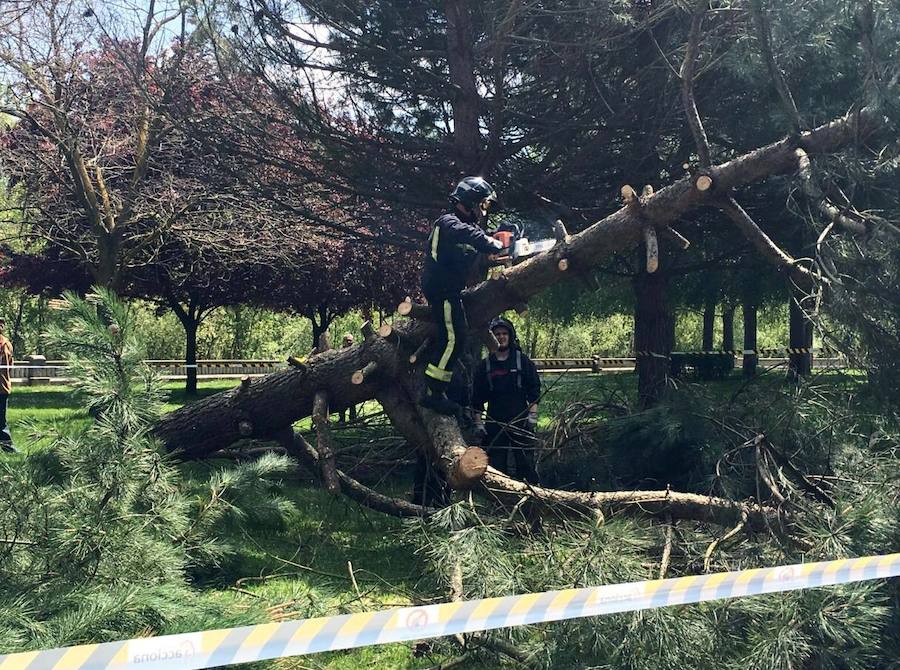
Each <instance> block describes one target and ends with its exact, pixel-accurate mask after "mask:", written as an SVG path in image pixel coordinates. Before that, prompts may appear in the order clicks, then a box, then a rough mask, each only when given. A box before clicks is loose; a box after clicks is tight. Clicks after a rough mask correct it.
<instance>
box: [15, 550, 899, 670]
mask: <svg viewBox="0 0 900 670" xmlns="http://www.w3.org/2000/svg"><path fill="white" fill-rule="evenodd" d="M898 575H900V554H890V555H886V556H868V557H866V558H851V559H844V560H839V561H826V562H822V563H802V564H798V565H786V566H780V567H775V568H760V569H756V570H740V571H737V572H721V573H716V574H712V575H703V576H699V577H678V578H674V579H658V580H654V581H646V582H633V583H629V584H612V585H607V586H596V587H592V588H581V589H567V590H565V591H547V592H545V593H531V594H527V595H520V596H506V597H503V598H487V599H484V600H470V601H465V602H454V603H445V604H441V605H429V606H426V607H402V608H399V609H391V610H382V611H379V612H365V613H361V614H345V615H342V616H332V617H321V618H317V619H303V620H300V621H288V622H284V623H270V624H260V625H258V626H244V627H242V628H228V629H220V630H209V631H204V632H199V633H183V634H180V635H164V636H160V637H151V638H141V639H136V640H124V641H121V642H106V643H102V644H86V645H81V646H78V647H66V648H62V649H50V650H44V651H31V652H25V653H19V654H10V655H7V656H0V670H119V669H121V668H130V669H139V670H193V669H197V668H212V667H216V666H223V665H231V664H234V663H247V662H250V661H263V660H267V659H273V658H282V657H286V656H300V655H303V654H312V653H316V652H320V651H335V650H339V649H352V648H355V647H365V646H369V645H375V644H385V643H388V642H405V641H409V640H419V639H423V638H430V637H440V636H444V635H453V634H457V633H471V632H475V631H482V630H491V629H495V628H507V627H509V626H523V625H527V624H535V623H543V622H548V621H561V620H563V619H575V618H579V617H588V616H597V615H600V614H612V613H615V612H630V611H634V610H641V609H651V608H656V607H667V606H669V605H683V604H686V603H697V602H704V601H707V600H718V599H721V598H740V597H744V596H754V595H760V594H763V593H775V592H780V591H794V590H797V589H805V588H813V587H817V586H830V585H833V584H848V583H851V582H860V581H865V580H870V579H880V578H887V577H896V576H898Z"/></svg>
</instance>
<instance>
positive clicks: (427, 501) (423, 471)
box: [413, 451, 450, 508]
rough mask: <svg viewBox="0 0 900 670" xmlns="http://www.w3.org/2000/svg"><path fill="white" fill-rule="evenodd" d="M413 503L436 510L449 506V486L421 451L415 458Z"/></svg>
mask: <svg viewBox="0 0 900 670" xmlns="http://www.w3.org/2000/svg"><path fill="white" fill-rule="evenodd" d="M413 502H414V503H415V504H416V505H423V506H425V507H437V508H440V507H446V506H447V505H449V504H450V485H449V484H447V480H446V479H444V476H443V475H442V474H441V472H440V470H438V469H437V468H436V467H435V466H434V464H433V463H432V462H431V459H430V458H429V457H428V456H426V455H425V454H423V453H422V452H421V451H420V452H419V453H418V455H417V456H416V473H415V480H414V482H413Z"/></svg>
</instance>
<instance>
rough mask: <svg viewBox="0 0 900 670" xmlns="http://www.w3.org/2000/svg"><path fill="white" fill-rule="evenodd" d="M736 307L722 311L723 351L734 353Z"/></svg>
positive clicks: (731, 306)
mask: <svg viewBox="0 0 900 670" xmlns="http://www.w3.org/2000/svg"><path fill="white" fill-rule="evenodd" d="M734 310H735V307H734V305H726V306H725V307H724V308H723V309H722V349H723V350H724V351H734Z"/></svg>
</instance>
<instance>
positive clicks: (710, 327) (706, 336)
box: [700, 299, 716, 351]
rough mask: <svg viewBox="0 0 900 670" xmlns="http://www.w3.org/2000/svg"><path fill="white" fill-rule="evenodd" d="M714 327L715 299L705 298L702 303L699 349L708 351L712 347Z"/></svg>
mask: <svg viewBox="0 0 900 670" xmlns="http://www.w3.org/2000/svg"><path fill="white" fill-rule="evenodd" d="M715 329H716V301H715V300H714V299H710V300H707V301H706V302H705V303H704V304H703V338H702V340H701V342H700V350H701V351H710V350H711V349H712V348H713V335H714V333H715Z"/></svg>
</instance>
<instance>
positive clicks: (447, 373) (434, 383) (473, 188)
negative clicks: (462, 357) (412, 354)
mask: <svg viewBox="0 0 900 670" xmlns="http://www.w3.org/2000/svg"><path fill="white" fill-rule="evenodd" d="M495 199H496V194H495V193H494V189H493V187H491V185H490V184H488V183H487V182H486V181H485V180H484V179H482V178H481V177H466V178H465V179H463V180H462V181H461V182H459V184H457V185H456V188H454V189H453V192H452V193H451V194H450V207H449V208H448V211H447V212H445V213H444V214H443V215H441V216H440V217H439V218H438V219H437V220H436V221H435V222H434V224H433V225H432V227H431V234H430V235H429V236H428V247H427V248H426V250H425V269H424V272H423V273H422V292H423V293H424V294H425V298H426V299H427V300H428V304H429V306H430V307H431V313H432V317H433V318H434V321H435V323H436V324H437V327H438V334H437V341H436V342H435V343H434V346H432V348H431V354H430V358H429V360H428V365H427V366H426V368H425V390H424V392H423V393H422V396H421V397H420V399H419V403H420V404H421V405H422V406H423V407H427V408H429V409H432V410H434V411H435V412H439V413H441V414H447V415H458V414H459V412H460V407H459V405H458V404H457V403H455V402H453V401H452V400H451V399H449V398H448V397H447V390H448V388H449V386H450V379H451V378H452V376H453V365H454V363H455V362H456V359H457V358H458V357H459V354H460V352H462V351H463V350H464V349H465V346H466V329H467V323H466V312H465V309H464V308H463V303H462V297H461V294H462V291H463V289H464V288H465V287H466V280H467V279H468V277H469V275H470V270H471V269H472V266H473V264H474V262H475V261H476V259H477V258H478V255H479V254H495V253H497V252H499V251H502V250H503V248H504V247H503V243H502V242H500V241H499V240H495V239H494V238H493V237H491V236H490V235H488V234H487V233H486V232H485V231H484V227H485V226H486V223H487V212H488V209H489V208H490V205H491V203H492V202H493V201H494V200H495Z"/></svg>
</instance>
